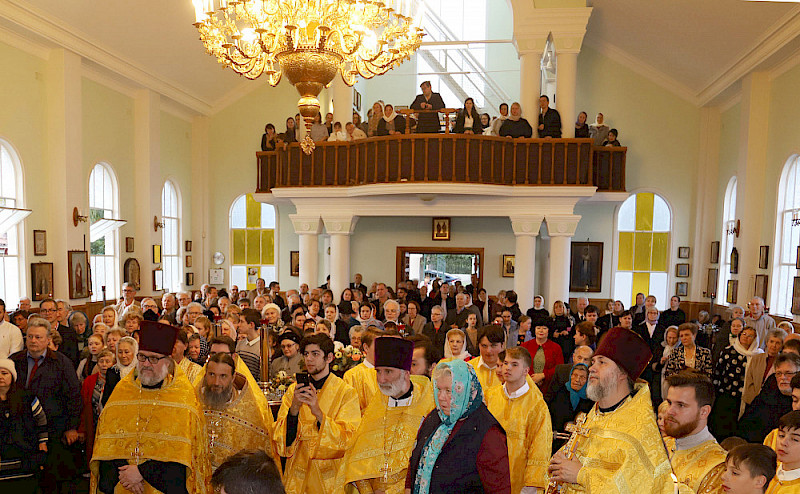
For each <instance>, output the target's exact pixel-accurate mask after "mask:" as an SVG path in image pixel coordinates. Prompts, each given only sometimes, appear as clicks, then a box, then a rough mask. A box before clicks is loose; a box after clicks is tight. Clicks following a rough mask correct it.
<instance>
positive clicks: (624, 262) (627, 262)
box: [617, 232, 633, 271]
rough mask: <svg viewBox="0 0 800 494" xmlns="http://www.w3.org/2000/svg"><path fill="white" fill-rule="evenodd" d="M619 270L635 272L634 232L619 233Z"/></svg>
mask: <svg viewBox="0 0 800 494" xmlns="http://www.w3.org/2000/svg"><path fill="white" fill-rule="evenodd" d="M617 269H618V270H620V271H633V232H619V261H618V262H617Z"/></svg>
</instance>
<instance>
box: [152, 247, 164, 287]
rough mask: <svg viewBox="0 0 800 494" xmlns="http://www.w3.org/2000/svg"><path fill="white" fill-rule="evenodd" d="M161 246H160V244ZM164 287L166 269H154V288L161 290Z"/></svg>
mask: <svg viewBox="0 0 800 494" xmlns="http://www.w3.org/2000/svg"><path fill="white" fill-rule="evenodd" d="M159 247H160V246H159ZM163 289H164V271H163V270H162V269H161V268H158V269H154V270H153V290H154V291H156V292H160V291H161V290H163Z"/></svg>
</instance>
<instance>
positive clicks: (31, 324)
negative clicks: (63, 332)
mask: <svg viewBox="0 0 800 494" xmlns="http://www.w3.org/2000/svg"><path fill="white" fill-rule="evenodd" d="M31 328H44V329H46V330H47V335H48V336H49V335H50V321H48V320H47V319H45V318H43V317H39V316H34V317H31V318H29V319H28V330H29V331H30V329H31Z"/></svg>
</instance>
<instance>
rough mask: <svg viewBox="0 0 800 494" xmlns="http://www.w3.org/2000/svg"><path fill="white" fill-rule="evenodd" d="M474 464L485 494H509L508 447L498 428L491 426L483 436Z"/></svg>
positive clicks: (504, 436)
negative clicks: (486, 493) (489, 493)
mask: <svg viewBox="0 0 800 494" xmlns="http://www.w3.org/2000/svg"><path fill="white" fill-rule="evenodd" d="M475 463H476V466H477V468H478V476H480V478H481V483H482V484H483V487H484V490H485V491H486V492H491V493H492V494H511V471H510V469H509V466H508V445H507V444H506V435H505V434H504V433H503V431H502V429H500V427H498V426H496V425H495V426H493V427H492V428H491V429H489V430H488V431H487V432H486V435H485V436H483V442H481V448H480V449H479V450H478V457H477V458H476V460H475Z"/></svg>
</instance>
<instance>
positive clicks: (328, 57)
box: [193, 0, 423, 154]
mask: <svg viewBox="0 0 800 494" xmlns="http://www.w3.org/2000/svg"><path fill="white" fill-rule="evenodd" d="M388 1H389V2H391V4H390V5H386V4H385V3H383V2H381V1H374V0H238V1H233V0H193V3H194V7H195V13H196V22H195V24H194V25H195V27H196V28H197V30H198V31H199V32H200V40H201V41H202V42H203V45H204V46H205V48H206V50H207V51H208V53H210V54H211V55H213V56H215V57H216V58H217V61H218V62H219V63H221V64H222V65H223V66H224V67H230V68H232V69H233V70H234V71H235V72H237V73H238V74H240V75H243V76H245V77H247V78H248V79H256V78H258V77H260V76H261V75H262V74H263V75H266V76H267V80H268V81H269V83H270V84H271V85H272V86H275V85H277V84H278V83H279V82H280V80H281V77H282V76H283V75H285V76H286V78H287V79H288V80H289V82H290V83H291V84H292V85H293V86H294V87H295V88H296V89H297V91H298V92H299V93H300V96H301V98H300V101H299V102H298V105H297V106H298V108H299V109H300V114H301V115H302V116H303V119H304V120H305V124H306V129H307V130H309V131H310V129H311V124H312V122H313V120H314V116H315V115H316V114H317V113H318V112H319V108H320V106H319V100H318V99H317V96H318V95H319V93H320V91H322V88H323V87H325V86H327V85H328V84H330V83H331V81H332V80H333V78H334V77H335V76H336V72H340V73H341V74H342V79H343V80H344V82H345V84H347V85H348V86H352V85H353V84H354V83H355V81H356V77H357V76H359V75H360V76H361V77H364V78H366V79H369V78H372V77H374V76H376V75H380V74H384V73H385V72H387V71H388V70H390V69H392V68H394V67H395V66H397V65H400V64H401V63H402V62H403V61H404V60H406V59H408V58H410V57H411V55H412V54H413V53H414V52H415V51H416V50H417V48H419V46H420V44H421V42H422V36H423V33H422V29H421V28H420V27H419V26H418V25H417V23H416V22H415V21H414V19H413V18H412V17H411V16H410V13H411V9H412V6H413V5H414V4H415V3H414V4H412V2H415V0H388ZM309 134H310V132H307V133H306V138H305V140H304V141H303V142H302V143H301V145H302V147H303V151H304V152H305V153H306V154H310V153H311V151H312V150H313V149H314V142H313V141H312V140H311V137H309Z"/></svg>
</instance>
